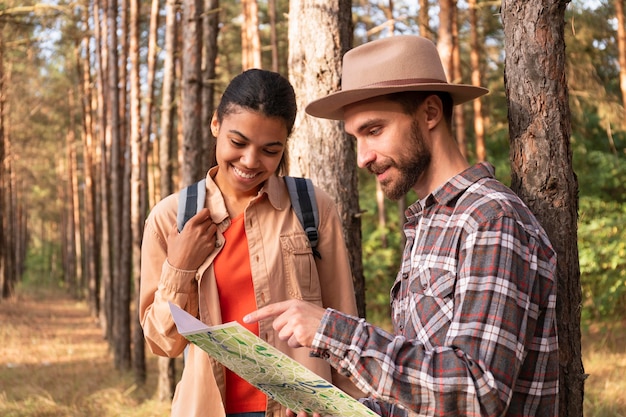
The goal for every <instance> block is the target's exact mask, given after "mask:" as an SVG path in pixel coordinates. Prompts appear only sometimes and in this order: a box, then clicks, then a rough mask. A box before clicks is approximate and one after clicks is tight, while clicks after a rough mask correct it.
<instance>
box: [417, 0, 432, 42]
mask: <svg viewBox="0 0 626 417" xmlns="http://www.w3.org/2000/svg"><path fill="white" fill-rule="evenodd" d="M419 4H420V8H419V16H418V23H419V28H420V35H421V36H423V37H424V38H426V39H432V35H431V32H430V17H429V16H428V10H429V8H428V0H419Z"/></svg>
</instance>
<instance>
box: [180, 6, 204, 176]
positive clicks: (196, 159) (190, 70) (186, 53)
mask: <svg viewBox="0 0 626 417" xmlns="http://www.w3.org/2000/svg"><path fill="white" fill-rule="evenodd" d="M201 11H202V1H201V0H183V25H182V31H183V54H182V69H183V73H182V76H183V79H182V86H183V87H182V120H181V124H182V129H183V149H182V150H183V165H182V175H183V178H182V185H183V186H187V185H189V184H192V183H194V182H196V181H198V180H199V179H200V178H202V177H204V175H205V174H206V172H203V165H202V150H203V147H202V132H201V129H202V123H201V122H202V60H201V57H202V24H201V17H200V14H201Z"/></svg>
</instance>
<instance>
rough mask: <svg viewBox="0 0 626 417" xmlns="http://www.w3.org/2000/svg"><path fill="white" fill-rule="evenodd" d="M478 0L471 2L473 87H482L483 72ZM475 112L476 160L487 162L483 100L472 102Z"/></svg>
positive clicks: (470, 0) (471, 0)
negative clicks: (481, 67)
mask: <svg viewBox="0 0 626 417" xmlns="http://www.w3.org/2000/svg"><path fill="white" fill-rule="evenodd" d="M476 3H477V0H469V3H468V4H469V20H470V25H469V26H470V68H471V70H472V85H475V86H477V87H480V86H482V78H483V77H482V71H481V69H480V56H481V55H482V54H481V49H480V45H482V42H481V41H480V36H479V30H478V27H479V26H478V13H477V4H476ZM472 105H473V110H474V135H475V142H476V159H477V160H478V161H486V160H487V148H486V147H485V122H484V120H483V108H482V100H474V101H473V102H472Z"/></svg>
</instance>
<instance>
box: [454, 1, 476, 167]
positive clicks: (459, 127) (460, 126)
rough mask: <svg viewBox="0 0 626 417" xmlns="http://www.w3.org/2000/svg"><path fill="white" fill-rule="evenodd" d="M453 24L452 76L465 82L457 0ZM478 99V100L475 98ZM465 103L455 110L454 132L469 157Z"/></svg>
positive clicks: (464, 154)
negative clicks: (466, 138)
mask: <svg viewBox="0 0 626 417" xmlns="http://www.w3.org/2000/svg"><path fill="white" fill-rule="evenodd" d="M450 12H451V20H452V22H451V25H452V78H451V79H450V81H451V82H453V83H462V82H463V67H462V65H461V45H460V44H459V21H458V20H459V13H458V8H457V2H456V0H451V1H450ZM475 101H477V100H475ZM464 107H465V105H464V104H461V105H458V106H456V107H455V110H454V134H455V137H456V142H457V144H458V145H459V149H460V150H461V153H462V154H463V156H465V157H467V141H466V140H465V111H464Z"/></svg>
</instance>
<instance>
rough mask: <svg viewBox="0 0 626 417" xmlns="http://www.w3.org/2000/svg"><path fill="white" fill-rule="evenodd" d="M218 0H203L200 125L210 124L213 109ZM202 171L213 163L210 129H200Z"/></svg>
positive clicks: (213, 141) (213, 143)
mask: <svg viewBox="0 0 626 417" xmlns="http://www.w3.org/2000/svg"><path fill="white" fill-rule="evenodd" d="M219 3H220V2H219V0H205V1H204V7H205V12H204V13H203V15H204V18H203V19H202V24H203V34H204V36H203V38H204V55H203V58H204V62H203V64H202V67H203V80H204V82H203V83H202V126H210V124H211V118H212V117H213V112H214V111H215V105H214V102H215V84H216V82H217V79H216V71H215V67H216V65H217V64H216V59H217V53H218V46H217V36H218V34H219V26H218V25H219V17H220V15H219V11H220V4H219ZM202 148H203V150H202V171H203V172H206V171H208V170H209V168H211V167H212V166H213V165H215V163H216V162H215V137H213V134H212V133H211V129H208V128H207V129H202Z"/></svg>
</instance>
